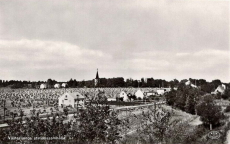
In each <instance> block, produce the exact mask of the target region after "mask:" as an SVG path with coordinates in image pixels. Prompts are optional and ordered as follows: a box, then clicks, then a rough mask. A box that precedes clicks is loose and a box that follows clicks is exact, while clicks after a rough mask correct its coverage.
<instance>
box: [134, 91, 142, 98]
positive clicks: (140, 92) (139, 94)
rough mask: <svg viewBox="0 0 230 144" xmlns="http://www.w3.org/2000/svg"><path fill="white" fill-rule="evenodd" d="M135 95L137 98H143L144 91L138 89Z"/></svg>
mask: <svg viewBox="0 0 230 144" xmlns="http://www.w3.org/2000/svg"><path fill="white" fill-rule="evenodd" d="M135 96H136V98H137V99H143V98H144V93H143V92H142V91H141V90H137V92H136V93H135Z"/></svg>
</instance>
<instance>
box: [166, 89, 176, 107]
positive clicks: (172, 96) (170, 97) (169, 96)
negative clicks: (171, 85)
mask: <svg viewBox="0 0 230 144" xmlns="http://www.w3.org/2000/svg"><path fill="white" fill-rule="evenodd" d="M165 98H166V103H167V104H168V105H171V106H173V105H174V103H175V99H176V91H175V90H174V89H172V90H171V91H170V92H168V93H166V95H165Z"/></svg>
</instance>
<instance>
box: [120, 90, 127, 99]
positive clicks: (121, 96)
mask: <svg viewBox="0 0 230 144" xmlns="http://www.w3.org/2000/svg"><path fill="white" fill-rule="evenodd" d="M120 98H123V101H129V98H128V96H127V94H126V93H125V92H124V91H121V93H120Z"/></svg>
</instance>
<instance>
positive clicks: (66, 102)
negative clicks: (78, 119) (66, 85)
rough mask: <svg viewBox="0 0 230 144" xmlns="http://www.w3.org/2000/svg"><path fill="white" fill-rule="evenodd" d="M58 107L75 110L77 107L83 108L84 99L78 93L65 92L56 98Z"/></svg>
mask: <svg viewBox="0 0 230 144" xmlns="http://www.w3.org/2000/svg"><path fill="white" fill-rule="evenodd" d="M58 105H59V106H61V107H64V106H72V107H74V108H76V107H77V106H78V107H84V105H85V97H84V96H83V95H82V94H80V93H79V92H73V93H69V92H67V93H64V94H63V95H61V96H60V97H59V98H58Z"/></svg>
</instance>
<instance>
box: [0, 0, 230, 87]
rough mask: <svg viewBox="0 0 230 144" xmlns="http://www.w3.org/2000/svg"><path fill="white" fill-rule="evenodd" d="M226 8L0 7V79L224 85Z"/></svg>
mask: <svg viewBox="0 0 230 144" xmlns="http://www.w3.org/2000/svg"><path fill="white" fill-rule="evenodd" d="M229 13H230V8H229V2H228V1H209V0H204V1H197V0H191V1H188V0H185V1H181V0H175V1H171V0H162V1H159V0H116V1H104V0H98V1H96V2H95V1H94V0H85V1H80V0H77V1H62V0H55V1H54V0H53V1H52V0H51V1H41V0H34V1H30V0H2V1H0V50H1V53H0V59H1V60H0V66H1V69H0V75H1V76H2V77H1V78H0V79H4V80H17V79H19V80H22V81H23V80H25V81H38V80H40V81H46V80H47V79H49V78H51V79H54V80H57V81H69V80H70V79H71V78H72V79H76V80H77V81H81V80H91V79H94V78H95V75H96V69H97V68H98V69H99V77H105V78H113V77H123V78H124V80H126V79H127V78H132V79H138V80H140V79H141V78H142V77H143V78H151V77H152V78H154V79H164V80H167V81H170V80H173V79H177V80H182V79H189V78H193V79H205V80H206V81H209V82H211V81H212V80H215V79H219V80H221V81H222V82H224V83H229V82H230V69H229V68H230V63H229V62H230V58H229V55H230V50H229V48H230V47H229V40H230V37H229V34H230V31H229V30H230V29H229V20H230V19H229V16H230V15H229Z"/></svg>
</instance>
